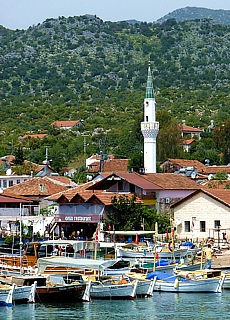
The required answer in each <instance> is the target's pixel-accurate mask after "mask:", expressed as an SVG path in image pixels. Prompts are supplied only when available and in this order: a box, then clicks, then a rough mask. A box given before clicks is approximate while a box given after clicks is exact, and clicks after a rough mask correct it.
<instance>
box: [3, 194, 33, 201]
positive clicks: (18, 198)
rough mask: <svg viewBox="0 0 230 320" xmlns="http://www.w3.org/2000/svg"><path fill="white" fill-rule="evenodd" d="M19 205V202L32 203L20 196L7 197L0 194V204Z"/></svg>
mask: <svg viewBox="0 0 230 320" xmlns="http://www.w3.org/2000/svg"><path fill="white" fill-rule="evenodd" d="M6 202H7V203H21V202H29V203H31V202H32V201H31V200H30V199H27V198H25V197H21V196H14V197H13V196H9V195H4V194H0V203H6Z"/></svg>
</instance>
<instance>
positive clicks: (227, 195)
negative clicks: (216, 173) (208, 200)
mask: <svg viewBox="0 0 230 320" xmlns="http://www.w3.org/2000/svg"><path fill="white" fill-rule="evenodd" d="M203 191H204V192H206V193H208V194H210V195H211V196H213V197H214V198H217V199H218V200H220V201H222V202H223V203H225V204H227V205H228V206H229V207H230V189H226V190H214V189H208V191H207V189H205V190H204V189H203Z"/></svg>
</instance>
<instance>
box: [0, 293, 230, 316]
mask: <svg viewBox="0 0 230 320" xmlns="http://www.w3.org/2000/svg"><path fill="white" fill-rule="evenodd" d="M223 317H224V318H225V319H230V291H227V290H225V291H224V292H223V293H222V294H204V293H203V294H191V293H190V294H188V293H187V294H186V293H185V294H183V293H181V294H174V293H159V292H156V293H154V296H153V298H146V299H145V298H143V299H135V300H134V301H126V300H124V301H99V300H94V301H91V302H89V303H75V304H74V303H73V304H24V305H16V306H14V307H12V308H9V307H1V308H0V319H1V320H57V319H60V320H73V319H81V320H105V319H109V320H114V319H116V320H117V319H123V320H126V319H127V320H145V319H148V320H153V319H157V320H163V319H164V320H165V319H170V320H174V319H182V320H183V319H186V320H187V319H191V320H193V319H194V320H195V319H199V320H212V319H215V320H218V319H221V320H222V319H223Z"/></svg>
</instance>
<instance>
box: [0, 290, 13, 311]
mask: <svg viewBox="0 0 230 320" xmlns="http://www.w3.org/2000/svg"><path fill="white" fill-rule="evenodd" d="M14 288H15V285H13V286H11V288H10V290H8V291H7V292H5V290H3V291H1V290H0V306H1V307H2V306H7V307H12V306H13V293H14Z"/></svg>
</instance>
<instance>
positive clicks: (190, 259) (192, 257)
mask: <svg viewBox="0 0 230 320" xmlns="http://www.w3.org/2000/svg"><path fill="white" fill-rule="evenodd" d="M186 260H187V261H188V262H192V261H193V260H194V255H193V254H192V253H188V254H187V255H186Z"/></svg>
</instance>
